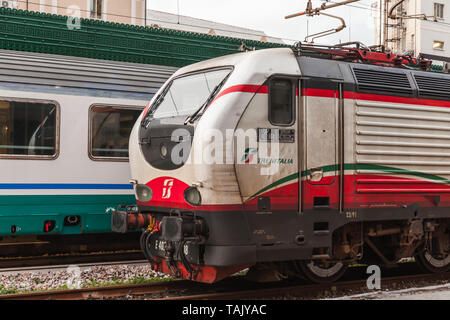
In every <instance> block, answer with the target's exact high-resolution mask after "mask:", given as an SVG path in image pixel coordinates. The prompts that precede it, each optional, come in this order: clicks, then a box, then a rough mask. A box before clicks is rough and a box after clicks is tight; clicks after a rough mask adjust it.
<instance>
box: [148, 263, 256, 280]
mask: <svg viewBox="0 0 450 320" xmlns="http://www.w3.org/2000/svg"><path fill="white" fill-rule="evenodd" d="M153 259H154V260H155V261H156V262H157V264H155V265H153V270H155V271H157V272H161V273H165V274H170V275H172V276H174V277H176V276H177V275H175V274H174V272H173V270H172V269H171V268H170V267H169V266H168V265H167V263H166V262H165V260H163V259H161V258H157V257H153ZM174 264H175V266H176V270H177V271H178V272H179V274H178V276H179V277H181V278H184V279H187V280H194V281H198V282H204V283H214V282H217V281H220V280H223V279H225V278H226V277H228V276H230V275H232V274H234V273H236V272H239V271H241V270H244V269H246V268H248V267H250V266H249V265H241V266H229V267H213V266H199V265H195V264H191V268H192V269H193V270H194V272H193V274H190V273H189V272H188V271H187V270H186V268H185V267H184V265H183V264H182V263H181V262H174Z"/></svg>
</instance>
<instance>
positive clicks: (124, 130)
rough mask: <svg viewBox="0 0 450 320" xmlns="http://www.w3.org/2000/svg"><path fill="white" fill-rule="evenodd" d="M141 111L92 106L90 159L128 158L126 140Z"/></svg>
mask: <svg viewBox="0 0 450 320" xmlns="http://www.w3.org/2000/svg"><path fill="white" fill-rule="evenodd" d="M141 112H142V109H130V108H118V107H104V106H94V107H92V108H91V110H90V128H91V129H90V130H91V132H90V139H91V141H90V150H89V154H90V156H91V157H92V158H94V159H95V158H97V159H102V158H117V159H120V158H122V159H127V158H128V140H129V138H130V134H131V130H132V129H133V126H134V123H135V122H136V120H137V119H138V118H139V115H140V114H141Z"/></svg>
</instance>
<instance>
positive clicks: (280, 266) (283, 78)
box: [113, 48, 450, 282]
mask: <svg viewBox="0 0 450 320" xmlns="http://www.w3.org/2000/svg"><path fill="white" fill-rule="evenodd" d="M449 87H450V76H448V75H445V74H437V73H431V72H425V71H416V70H409V69H402V68H393V67H386V66H378V65H370V64H364V63H353V62H346V61H337V60H333V59H323V58H320V57H310V56H303V55H302V54H301V53H299V54H298V53H297V52H295V51H293V50H292V49H289V48H283V49H268V50H261V51H253V52H246V53H242V54H235V55H231V56H227V57H223V58H217V59H213V60H208V61H205V62H201V63H197V64H194V65H191V66H188V67H185V68H182V69H180V70H178V71H177V72H176V73H175V74H174V75H173V76H172V77H171V78H170V79H169V80H168V81H167V83H166V85H165V86H163V87H162V88H161V89H160V91H159V92H158V93H157V94H156V96H155V97H154V98H153V100H152V101H151V102H150V104H149V106H148V108H147V109H146V110H145V111H144V113H143V114H142V115H141V117H140V118H139V119H138V121H137V122H136V125H135V126H134V128H133V131H132V133H131V136H130V165H131V175H132V179H133V180H134V181H133V183H134V189H135V192H136V196H137V200H138V207H139V212H133V213H132V214H129V215H128V216H127V215H126V213H124V212H116V213H115V214H114V217H113V225H114V224H115V228H116V229H121V230H122V231H123V230H125V229H126V228H124V226H125V225H126V224H132V225H133V226H136V225H141V226H145V227H146V231H145V232H144V233H143V235H142V238H141V246H142V249H143V250H144V253H145V254H146V256H147V258H148V259H149V260H150V262H151V263H152V264H153V265H154V267H155V269H156V270H159V271H162V272H167V273H171V274H174V275H176V276H181V277H184V278H189V279H193V280H196V281H202V282H214V281H218V280H220V279H222V278H224V277H225V276H227V275H229V274H231V273H233V272H236V271H238V270H242V269H244V268H247V267H251V270H252V271H261V270H272V271H274V272H276V273H283V274H287V275H290V274H294V275H299V274H300V273H301V274H303V276H306V277H307V278H309V279H310V280H312V281H316V282H323V281H330V280H335V279H337V278H338V277H339V276H341V275H342V274H343V272H344V271H345V269H346V266H347V265H348V264H350V263H353V262H355V261H357V260H361V259H363V260H364V259H365V260H364V261H372V260H374V261H381V262H382V263H386V264H393V263H396V262H397V261H398V260H400V259H401V258H404V257H409V256H416V258H417V260H418V261H419V262H420V263H421V265H422V266H424V267H425V268H427V270H429V271H442V270H446V269H448V267H449V265H450V258H449V253H450V252H449V249H450V245H449V224H448V222H449V219H448V218H449V215H450V213H449V210H448V209H449V207H450V186H449V183H450V162H449V159H450V152H449V150H450V144H449V142H448V141H449V140H450V136H449V135H448V133H449V131H450V129H449V128H450V126H449V122H450V112H449V110H450V109H449V107H450V95H449V94H448V92H449V91H448V88H449ZM299 177H300V179H299ZM125 217H126V219H124V218H125Z"/></svg>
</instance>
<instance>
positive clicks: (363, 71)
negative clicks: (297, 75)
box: [297, 55, 450, 100]
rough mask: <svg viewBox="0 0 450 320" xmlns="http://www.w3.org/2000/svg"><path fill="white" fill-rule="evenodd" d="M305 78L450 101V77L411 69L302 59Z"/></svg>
mask: <svg viewBox="0 0 450 320" xmlns="http://www.w3.org/2000/svg"><path fill="white" fill-rule="evenodd" d="M297 60H298V63H299V65H300V70H301V73H302V77H305V78H314V79H320V78H322V79H323V78H326V79H332V80H335V81H338V82H343V83H344V86H345V89H346V90H352V91H358V92H365V93H373V94H385V95H397V96H405V97H419V98H429V99H437V100H450V75H449V74H445V73H437V72H430V71H421V70H413V69H407V68H399V67H390V66H379V65H373V64H365V63H355V62H345V61H337V60H331V59H322V58H315V57H308V56H301V55H300V56H298V57H297Z"/></svg>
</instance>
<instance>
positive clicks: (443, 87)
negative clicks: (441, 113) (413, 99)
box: [414, 74, 450, 100]
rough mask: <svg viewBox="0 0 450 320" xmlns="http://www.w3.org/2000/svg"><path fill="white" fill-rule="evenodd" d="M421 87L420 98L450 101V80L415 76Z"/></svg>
mask: <svg viewBox="0 0 450 320" xmlns="http://www.w3.org/2000/svg"><path fill="white" fill-rule="evenodd" d="M414 78H415V79H416V82H417V85H418V87H419V96H422V97H431V98H437V99H441V100H442V99H445V100H450V78H447V79H445V78H435V77H427V76H419V75H417V74H416V75H414Z"/></svg>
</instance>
